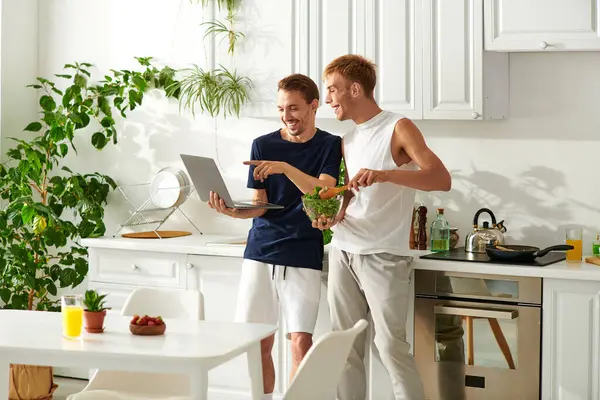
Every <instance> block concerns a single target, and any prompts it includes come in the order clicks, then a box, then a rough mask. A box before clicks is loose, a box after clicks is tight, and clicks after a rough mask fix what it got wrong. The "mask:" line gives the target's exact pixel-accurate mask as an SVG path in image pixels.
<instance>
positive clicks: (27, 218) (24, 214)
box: [21, 205, 35, 225]
mask: <svg viewBox="0 0 600 400" xmlns="http://www.w3.org/2000/svg"><path fill="white" fill-rule="evenodd" d="M34 215H35V208H33V207H30V206H28V205H24V206H23V208H22V209H21V218H22V220H23V224H24V225H27V224H28V223H30V222H31V220H32V219H33V216H34Z"/></svg>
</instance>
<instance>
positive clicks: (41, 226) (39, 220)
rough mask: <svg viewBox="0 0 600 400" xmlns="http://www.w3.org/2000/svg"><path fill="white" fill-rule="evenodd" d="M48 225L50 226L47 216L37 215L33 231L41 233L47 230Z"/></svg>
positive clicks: (37, 233)
mask: <svg viewBox="0 0 600 400" xmlns="http://www.w3.org/2000/svg"><path fill="white" fill-rule="evenodd" d="M46 226H48V224H47V222H46V218H44V216H43V215H36V216H35V218H34V219H33V232H34V233H35V234H36V235H39V234H40V233H42V232H44V231H45V230H46Z"/></svg>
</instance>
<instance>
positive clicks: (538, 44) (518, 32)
mask: <svg viewBox="0 0 600 400" xmlns="http://www.w3.org/2000/svg"><path fill="white" fill-rule="evenodd" d="M484 7H485V49H486V50H492V51H513V52H517V51H586V50H587V51H589V50H600V31H599V29H600V16H599V15H598V12H599V9H600V1H599V0H526V1H524V0H485V2H484Z"/></svg>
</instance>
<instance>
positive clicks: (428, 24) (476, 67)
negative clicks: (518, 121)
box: [422, 0, 509, 120]
mask: <svg viewBox="0 0 600 400" xmlns="http://www.w3.org/2000/svg"><path fill="white" fill-rule="evenodd" d="M422 3H423V18H422V23H423V119H473V120H481V119H502V118H506V117H507V116H508V105H509V79H508V77H509V70H508V54H503V53H492V52H484V51H483V8H482V3H481V1H478V0H423V1H422Z"/></svg>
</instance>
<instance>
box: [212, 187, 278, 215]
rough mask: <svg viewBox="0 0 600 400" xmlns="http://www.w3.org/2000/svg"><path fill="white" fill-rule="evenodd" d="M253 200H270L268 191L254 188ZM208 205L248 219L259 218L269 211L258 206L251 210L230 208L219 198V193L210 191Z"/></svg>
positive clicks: (219, 210)
mask: <svg viewBox="0 0 600 400" xmlns="http://www.w3.org/2000/svg"><path fill="white" fill-rule="evenodd" d="M253 192H254V193H253V196H252V198H253V200H254V201H260V202H264V203H266V202H268V199H267V191H266V190H265V189H253ZM208 206H209V207H210V208H212V209H214V210H216V211H217V212H218V213H220V214H224V215H227V216H230V217H232V218H239V219H248V218H257V217H260V216H262V215H263V214H264V213H265V212H267V210H266V209H264V208H256V209H251V210H240V209H239V208H229V207H227V206H226V205H225V201H223V199H221V198H219V195H218V194H217V193H214V192H210V200H209V201H208Z"/></svg>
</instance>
